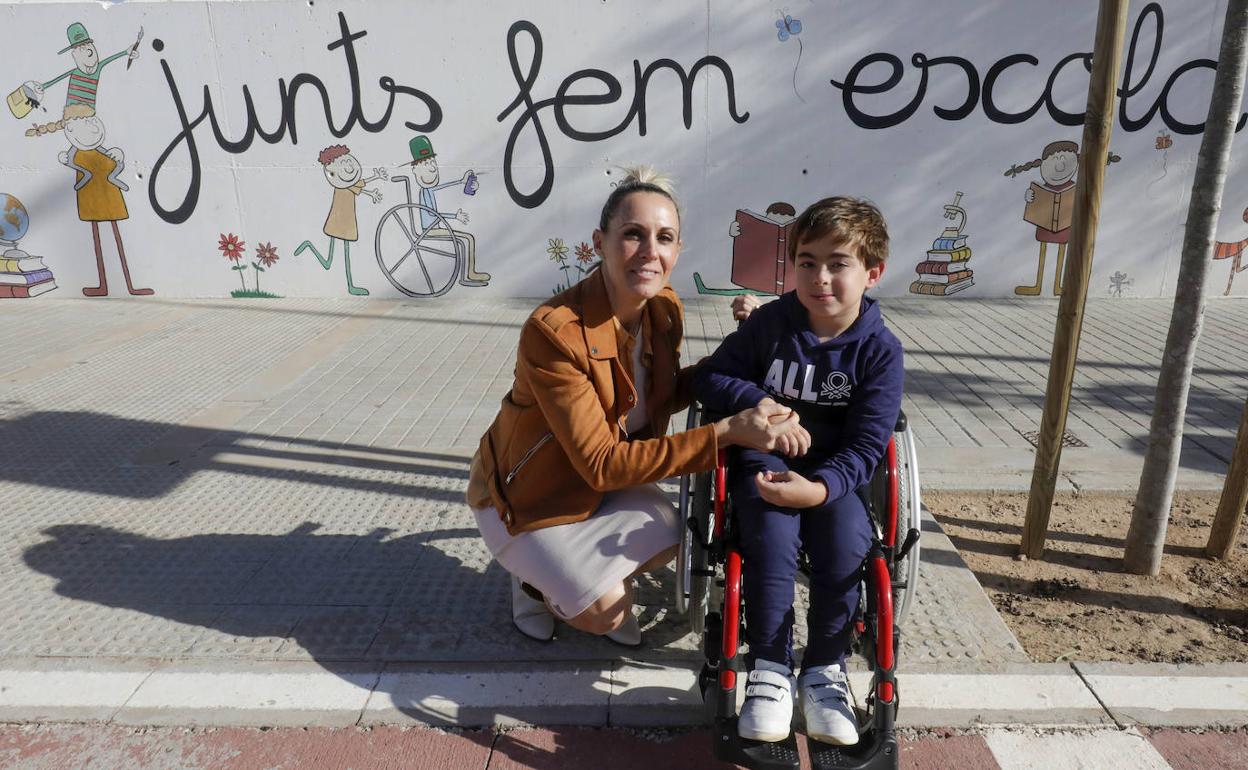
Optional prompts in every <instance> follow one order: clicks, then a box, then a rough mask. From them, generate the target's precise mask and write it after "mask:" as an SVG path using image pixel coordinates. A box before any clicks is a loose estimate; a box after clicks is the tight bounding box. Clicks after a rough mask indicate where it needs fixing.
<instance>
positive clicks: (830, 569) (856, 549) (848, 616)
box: [801, 492, 871, 669]
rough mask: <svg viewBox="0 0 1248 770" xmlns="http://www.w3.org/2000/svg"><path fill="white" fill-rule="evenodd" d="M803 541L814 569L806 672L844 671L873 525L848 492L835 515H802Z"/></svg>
mask: <svg viewBox="0 0 1248 770" xmlns="http://www.w3.org/2000/svg"><path fill="white" fill-rule="evenodd" d="M801 541H802V547H803V548H804V549H805V551H806V554H807V555H808V556H809V557H810V567H811V575H810V611H809V612H808V613H807V616H806V626H807V630H808V634H809V635H808V638H807V642H806V656H805V658H804V659H803V660H802V668H803V669H809V668H812V667H814V666H823V665H827V664H829V663H838V664H842V667H843V665H844V660H845V653H846V652H848V651H849V644H850V638H851V637H850V634H851V628H850V624H851V621H852V620H853V618H854V613H855V611H856V610H857V608H858V595H859V593H860V591H859V582H860V578H861V573H860V568H861V567H862V560H863V559H864V558H866V555H867V550H868V549H869V548H870V546H871V522H870V520H869V519H868V518H867V509H866V506H865V505H864V504H863V502H862V498H860V497H859V496H858V494H857V493H856V492H850V493H849V494H847V495H845V496H844V497H842V498H841V499H840V500H837V501H836V502H834V503H833V504H832V506H831V510H819V511H812V510H807V511H803V512H802V515H801Z"/></svg>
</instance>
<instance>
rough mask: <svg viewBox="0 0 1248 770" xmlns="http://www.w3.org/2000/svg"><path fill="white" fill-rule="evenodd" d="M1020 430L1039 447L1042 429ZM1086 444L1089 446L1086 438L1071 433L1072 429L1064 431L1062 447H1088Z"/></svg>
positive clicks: (1033, 444)
mask: <svg viewBox="0 0 1248 770" xmlns="http://www.w3.org/2000/svg"><path fill="white" fill-rule="evenodd" d="M1018 432H1019V433H1021V434H1022V436H1023V438H1025V439H1027V440H1028V441H1030V442H1031V445H1032V446H1034V447H1037V448H1039V446H1040V431H1038V430H1027V431H1023V430H1020V431H1018ZM1086 446H1087V444H1086V443H1085V442H1084V440H1083V439H1081V438H1079V437H1078V436H1076V435H1075V434H1073V433H1071V432H1070V431H1066V432H1065V433H1063V434H1062V447H1063V448H1065V447H1086Z"/></svg>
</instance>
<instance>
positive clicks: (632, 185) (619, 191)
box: [598, 164, 680, 232]
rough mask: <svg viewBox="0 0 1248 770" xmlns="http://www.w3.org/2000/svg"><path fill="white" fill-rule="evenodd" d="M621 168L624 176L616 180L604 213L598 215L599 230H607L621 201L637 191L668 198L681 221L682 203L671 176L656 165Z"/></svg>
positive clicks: (604, 205) (603, 207)
mask: <svg viewBox="0 0 1248 770" xmlns="http://www.w3.org/2000/svg"><path fill="white" fill-rule="evenodd" d="M620 170H621V171H623V172H624V178H623V179H621V180H620V181H619V182H616V184H615V189H613V190H611V194H610V195H608V196H607V202H606V203H604V204H602V214H601V216H599V217H598V229H599V230H602V231H603V232H606V230H607V227H608V226H609V225H610V224H611V218H612V217H614V216H615V212H616V210H617V209H619V207H620V203H622V202H623V201H624V199H625V198H627V197H628V196H629V195H632V194H633V193H636V192H652V193H658V194H659V195H662V196H663V197H664V198H667V199H668V200H669V201H671V202H672V206H673V207H674V208H675V209H676V221H677V223H679V222H680V203H679V202H678V201H677V200H676V189H675V186H674V185H673V183H672V179H671V177H669V176H667V175H666V174H664V173H663V172H661V171H659V170H658V169H656V168H655V167H654V166H649V165H644V164H643V165H638V166H629V167H621V168H620Z"/></svg>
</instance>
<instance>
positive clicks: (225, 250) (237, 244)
mask: <svg viewBox="0 0 1248 770" xmlns="http://www.w3.org/2000/svg"><path fill="white" fill-rule="evenodd" d="M246 245H247V243H246V241H241V240H239V239H238V236H237V235H235V234H234V233H230V234H229V235H225V234H222V235H221V242H220V243H219V244H217V248H218V249H220V250H221V253H222V254H224V255H225V258H226V259H228V260H230V261H231V262H238V260H240V259H242V258H243V247H244V246H246Z"/></svg>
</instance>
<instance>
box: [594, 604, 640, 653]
mask: <svg viewBox="0 0 1248 770" xmlns="http://www.w3.org/2000/svg"><path fill="white" fill-rule="evenodd" d="M603 636H605V637H607V638H608V639H610V640H611V641H613V642H615V643H616V644H622V645H624V646H625V647H640V646H641V621H639V620H637V616H636V615H634V614H633V610H632V608H631V607H630V608H629V610H628V615H627V616H625V618H624V622H623V623H621V624H620V627H619V628H617V629H615V630H614V631H608V632H607V633H605V634H603Z"/></svg>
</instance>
